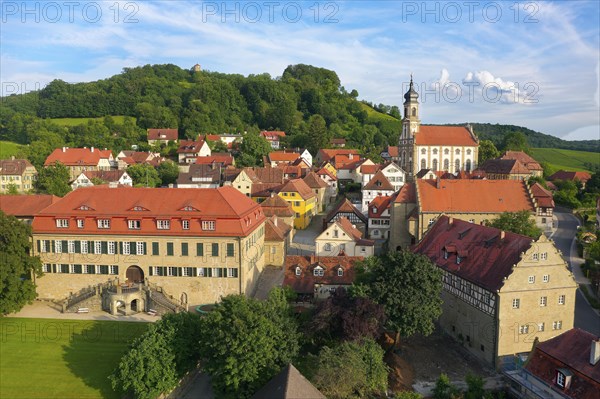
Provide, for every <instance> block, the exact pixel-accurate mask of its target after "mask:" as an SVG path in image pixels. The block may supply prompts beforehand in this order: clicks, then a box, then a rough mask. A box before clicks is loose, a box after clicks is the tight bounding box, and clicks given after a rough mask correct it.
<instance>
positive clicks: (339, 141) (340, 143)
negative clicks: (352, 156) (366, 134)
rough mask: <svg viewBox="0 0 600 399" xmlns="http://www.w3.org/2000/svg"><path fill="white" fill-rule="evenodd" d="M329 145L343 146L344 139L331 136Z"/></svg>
mask: <svg viewBox="0 0 600 399" xmlns="http://www.w3.org/2000/svg"><path fill="white" fill-rule="evenodd" d="M331 146H332V147H334V148H344V147H346V139H343V138H333V139H331Z"/></svg>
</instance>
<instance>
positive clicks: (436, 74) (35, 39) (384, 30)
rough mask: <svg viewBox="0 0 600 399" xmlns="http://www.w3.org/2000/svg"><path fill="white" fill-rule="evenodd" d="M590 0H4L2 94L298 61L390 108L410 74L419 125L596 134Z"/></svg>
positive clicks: (270, 68) (249, 70) (595, 35)
mask: <svg viewBox="0 0 600 399" xmlns="http://www.w3.org/2000/svg"><path fill="white" fill-rule="evenodd" d="M599 4H600V2H598V1H577V0H575V1H568V2H567V1H559V2H548V1H529V2H513V1H510V2H500V1H498V2H484V1H475V0H474V1H468V0H466V1H456V2H434V1H428V2H424V1H368V2H360V1H340V2H336V1H309V2H302V1H264V2H263V1H256V2H247V1H246V2H241V1H240V2H224V1H214V2H213V1H205V2H199V1H189V2H188V1H164V2H163V1H144V2H141V1H130V2H126V1H112V0H111V1H106V2H103V1H96V2H85V1H74V2H67V1H65V2H62V1H56V2H22V1H6V0H2V2H1V16H0V18H1V22H2V29H1V30H0V44H1V49H0V55H1V59H0V80H1V81H2V93H3V94H5V95H6V94H10V93H13V92H23V91H29V90H31V89H35V88H39V87H43V86H44V85H45V84H47V83H48V82H50V81H51V80H53V79H62V80H65V81H67V82H81V81H92V80H97V79H103V78H107V77H110V76H112V75H114V74H117V73H119V72H121V70H122V69H123V68H124V67H133V66H138V65H145V64H162V63H173V64H177V65H179V66H181V67H183V68H189V67H191V66H192V65H194V64H196V63H199V64H201V65H202V68H203V69H207V70H211V71H219V72H225V73H239V74H243V75H248V74H259V73H264V72H268V73H270V74H271V75H272V76H273V77H276V76H280V75H281V74H282V72H283V70H284V69H285V67H286V66H287V65H289V64H297V63H305V64H312V65H315V66H320V67H324V68H328V69H332V70H335V71H336V72H337V73H338V75H339V77H340V79H341V81H342V85H343V86H344V87H345V88H346V89H347V90H351V89H357V90H358V92H359V97H360V98H361V99H365V100H368V101H372V102H375V103H384V104H389V105H401V104H402V101H403V99H402V95H403V93H404V91H405V90H406V86H407V83H408V80H409V78H410V74H411V73H413V75H414V80H415V84H416V85H417V88H418V91H420V92H421V101H422V106H421V114H420V117H421V120H422V122H423V123H461V122H489V123H508V124H514V125H521V126H526V127H529V128H532V129H535V130H538V131H541V132H544V133H549V134H553V135H555V136H558V137H561V138H564V139H598V138H600V116H599V115H600V105H599V104H600V101H599V92H600V88H599V81H600V71H599V65H600V61H599V60H600V50H599V48H600V37H599V36H600V21H599V18H600V17H599V15H600V6H599Z"/></svg>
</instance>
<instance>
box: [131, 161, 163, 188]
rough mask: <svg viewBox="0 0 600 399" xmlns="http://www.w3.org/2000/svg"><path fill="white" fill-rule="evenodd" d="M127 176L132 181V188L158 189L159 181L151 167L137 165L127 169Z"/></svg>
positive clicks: (141, 164) (156, 173) (142, 164)
mask: <svg viewBox="0 0 600 399" xmlns="http://www.w3.org/2000/svg"><path fill="white" fill-rule="evenodd" d="M127 174H128V175H129V176H130V177H131V180H133V186H134V187H159V186H160V183H161V180H160V176H159V175H158V172H157V171H156V169H155V168H154V167H153V166H152V165H148V164H145V163H139V164H135V165H131V166H130V167H128V168H127Z"/></svg>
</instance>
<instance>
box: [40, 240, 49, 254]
mask: <svg viewBox="0 0 600 399" xmlns="http://www.w3.org/2000/svg"><path fill="white" fill-rule="evenodd" d="M40 252H48V241H46V240H40Z"/></svg>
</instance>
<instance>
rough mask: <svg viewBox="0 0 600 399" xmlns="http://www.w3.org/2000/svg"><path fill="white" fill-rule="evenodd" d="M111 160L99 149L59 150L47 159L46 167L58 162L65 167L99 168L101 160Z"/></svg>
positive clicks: (64, 148) (65, 148)
mask: <svg viewBox="0 0 600 399" xmlns="http://www.w3.org/2000/svg"><path fill="white" fill-rule="evenodd" d="M104 158H109V154H107V153H106V152H105V151H101V150H98V149H97V148H93V147H92V148H67V147H63V148H57V149H55V150H54V151H52V153H51V154H50V155H48V158H46V162H44V166H49V165H53V164H54V163H55V162H56V161H58V162H60V163H62V164H63V165H65V166H86V165H87V166H98V163H99V162H100V159H104Z"/></svg>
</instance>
